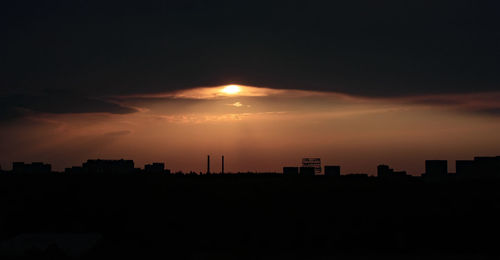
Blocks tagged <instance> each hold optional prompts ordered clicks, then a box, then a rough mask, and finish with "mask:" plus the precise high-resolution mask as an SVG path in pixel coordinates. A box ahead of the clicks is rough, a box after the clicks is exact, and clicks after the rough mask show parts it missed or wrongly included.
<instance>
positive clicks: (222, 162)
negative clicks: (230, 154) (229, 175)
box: [221, 155, 224, 174]
mask: <svg viewBox="0 0 500 260" xmlns="http://www.w3.org/2000/svg"><path fill="white" fill-rule="evenodd" d="M221 173H222V174H224V155H223V156H222V171H221Z"/></svg>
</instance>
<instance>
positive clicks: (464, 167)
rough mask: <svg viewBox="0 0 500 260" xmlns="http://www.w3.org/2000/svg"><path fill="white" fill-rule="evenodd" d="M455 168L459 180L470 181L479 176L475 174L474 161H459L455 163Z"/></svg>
mask: <svg viewBox="0 0 500 260" xmlns="http://www.w3.org/2000/svg"><path fill="white" fill-rule="evenodd" d="M455 168H456V174H457V178H460V179H464V178H466V179H470V178H474V177H477V176H478V175H477V174H475V171H476V169H475V168H476V167H475V162H474V161H472V160H457V161H455Z"/></svg>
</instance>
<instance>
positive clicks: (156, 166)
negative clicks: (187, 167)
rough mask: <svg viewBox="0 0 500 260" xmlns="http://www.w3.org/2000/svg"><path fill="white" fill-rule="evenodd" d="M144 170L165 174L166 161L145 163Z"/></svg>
mask: <svg viewBox="0 0 500 260" xmlns="http://www.w3.org/2000/svg"><path fill="white" fill-rule="evenodd" d="M144 172H145V173H150V174H163V173H164V172H165V164H164V163H152V164H146V165H144Z"/></svg>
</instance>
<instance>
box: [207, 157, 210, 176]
mask: <svg viewBox="0 0 500 260" xmlns="http://www.w3.org/2000/svg"><path fill="white" fill-rule="evenodd" d="M207 174H210V155H207Z"/></svg>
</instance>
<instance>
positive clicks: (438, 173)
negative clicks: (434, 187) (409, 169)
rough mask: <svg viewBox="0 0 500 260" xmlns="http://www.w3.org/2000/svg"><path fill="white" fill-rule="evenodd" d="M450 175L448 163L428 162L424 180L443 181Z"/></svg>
mask: <svg viewBox="0 0 500 260" xmlns="http://www.w3.org/2000/svg"><path fill="white" fill-rule="evenodd" d="M447 175H448V161H446V160H426V161H425V174H424V175H423V177H424V178H426V179H428V180H443V179H445V178H446V177H447Z"/></svg>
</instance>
